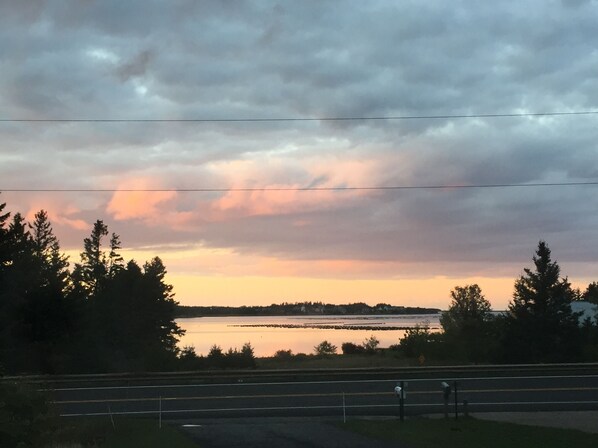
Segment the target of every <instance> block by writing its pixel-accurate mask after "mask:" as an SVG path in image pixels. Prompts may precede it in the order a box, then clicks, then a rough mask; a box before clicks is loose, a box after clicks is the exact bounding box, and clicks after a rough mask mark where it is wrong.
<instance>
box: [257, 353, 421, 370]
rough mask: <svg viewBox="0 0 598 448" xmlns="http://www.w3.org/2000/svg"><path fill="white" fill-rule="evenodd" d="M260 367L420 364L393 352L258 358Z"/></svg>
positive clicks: (343, 367)
mask: <svg viewBox="0 0 598 448" xmlns="http://www.w3.org/2000/svg"><path fill="white" fill-rule="evenodd" d="M256 363H257V367H258V369H348V368H358V367H361V368H364V367H412V366H419V363H418V361H417V360H415V359H406V358H402V357H399V356H398V355H396V354H395V353H393V352H389V353H386V352H382V353H376V354H375V355H365V354H364V355H331V356H304V357H302V356H295V357H293V358H291V359H279V358H275V357H271V358H257V359H256Z"/></svg>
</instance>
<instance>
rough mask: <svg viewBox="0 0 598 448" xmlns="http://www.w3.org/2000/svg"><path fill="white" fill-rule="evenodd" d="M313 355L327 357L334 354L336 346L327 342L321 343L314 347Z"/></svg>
mask: <svg viewBox="0 0 598 448" xmlns="http://www.w3.org/2000/svg"><path fill="white" fill-rule="evenodd" d="M314 354H316V355H318V356H328V355H334V354H336V345H333V344H332V343H330V342H328V341H322V342H320V343H319V344H318V345H316V346H315V347H314Z"/></svg>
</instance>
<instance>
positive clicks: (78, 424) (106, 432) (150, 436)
mask: <svg viewBox="0 0 598 448" xmlns="http://www.w3.org/2000/svg"><path fill="white" fill-rule="evenodd" d="M114 423H115V427H113V426H112V423H111V421H110V419H107V418H93V419H92V418H88V419H80V418H73V419H65V420H64V423H62V424H61V426H60V428H59V429H58V430H57V431H56V433H55V435H54V437H53V438H54V441H53V442H52V443H51V444H49V445H48V446H49V447H56V448H59V447H69V448H70V447H94V448H95V447H97V448H130V447H143V448H161V447H168V448H197V447H198V445H196V444H195V443H194V442H193V441H191V439H190V438H189V437H187V436H186V435H184V434H183V433H182V432H181V431H179V430H178V429H177V428H175V427H172V426H170V425H168V424H163V425H162V428H161V429H160V428H158V422H157V421H156V420H155V419H151V420H149V419H128V418H116V419H115V421H114Z"/></svg>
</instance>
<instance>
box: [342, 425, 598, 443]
mask: <svg viewBox="0 0 598 448" xmlns="http://www.w3.org/2000/svg"><path fill="white" fill-rule="evenodd" d="M338 426H339V427H341V428H343V429H348V430H351V431H354V432H357V433H360V434H364V435H366V436H369V437H372V438H377V439H383V440H389V441H396V442H403V443H405V444H406V445H408V446H412V447H414V448H436V447H438V448H453V447H455V448H456V447H459V448H470V447H471V448H474V447H475V448H478V447H484V448H504V447H509V448H530V447H542V448H562V447H567V446H569V447H575V448H586V447H587V448H596V447H597V446H598V435H596V434H587V433H584V432H581V431H575V430H570V429H556V428H544V427H537V426H524V425H516V424H512V423H503V422H492V421H486V420H476V419H473V418H468V419H461V420H459V421H458V422H455V421H454V420H444V419H438V420H437V419H425V418H417V419H410V420H406V421H404V422H399V421H397V420H382V421H381V420H354V421H349V422H347V423H346V424H339V425H338Z"/></svg>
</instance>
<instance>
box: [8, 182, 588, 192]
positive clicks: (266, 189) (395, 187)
mask: <svg viewBox="0 0 598 448" xmlns="http://www.w3.org/2000/svg"><path fill="white" fill-rule="evenodd" d="M576 186H598V181H596V182H546V183H529V184H474V185H387V186H372V187H263V188H260V187H257V188H253V187H250V188H122V189H120V188H4V189H2V188H0V192H11V193H34V192H44V193H116V192H125V193H137V192H155V193H165V192H178V193H185V192H190V193H195V192H200V193H226V192H269V191H274V192H276V191H388V190H454V189H474V188H537V187H576Z"/></svg>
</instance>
